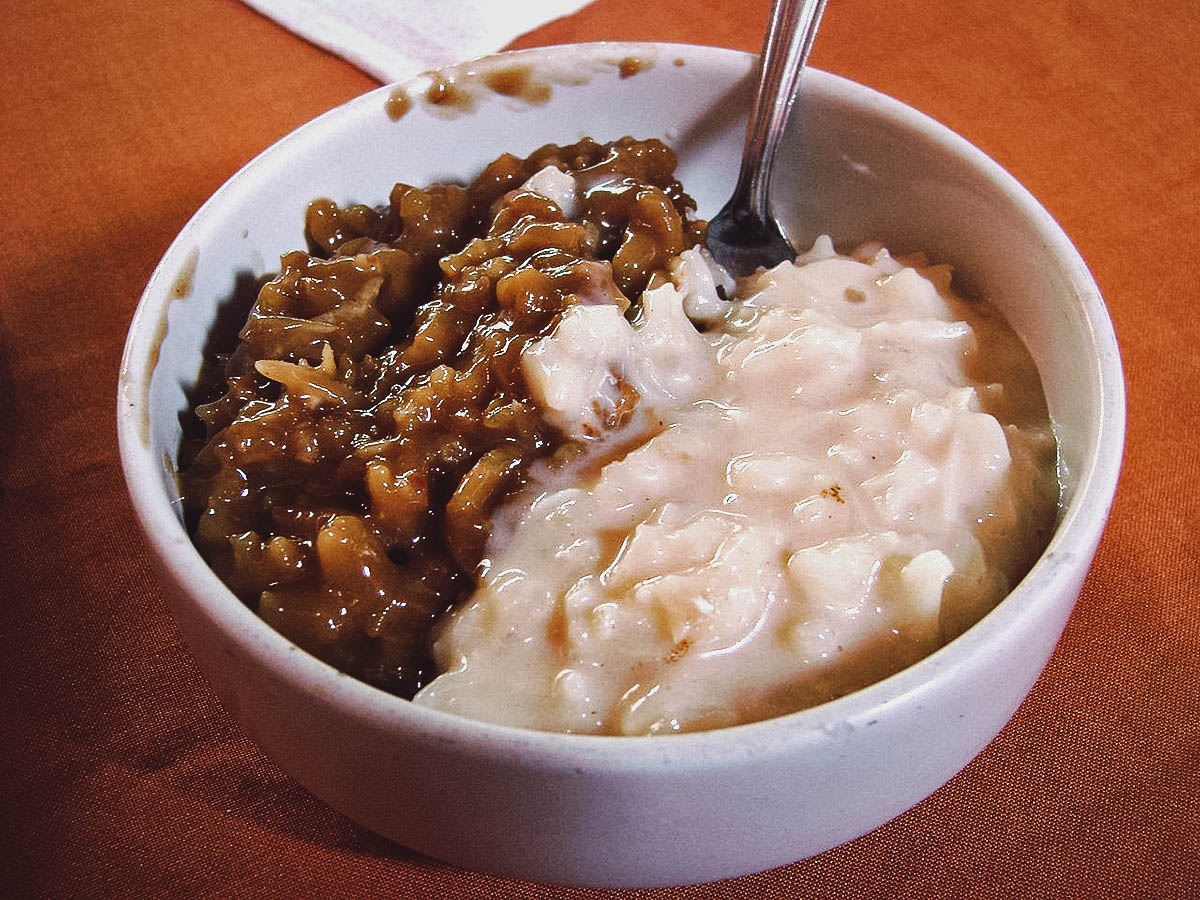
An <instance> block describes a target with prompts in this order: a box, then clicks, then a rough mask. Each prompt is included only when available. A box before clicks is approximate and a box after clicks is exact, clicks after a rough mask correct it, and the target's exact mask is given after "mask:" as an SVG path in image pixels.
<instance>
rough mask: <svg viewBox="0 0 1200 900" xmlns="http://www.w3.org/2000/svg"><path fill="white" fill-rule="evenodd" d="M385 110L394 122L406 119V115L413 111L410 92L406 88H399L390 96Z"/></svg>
mask: <svg viewBox="0 0 1200 900" xmlns="http://www.w3.org/2000/svg"><path fill="white" fill-rule="evenodd" d="M383 108H384V111H385V112H386V113H387V116H388V118H389V119H391V120H392V121H393V122H396V121H399V120H400V119H402V118H404V115H405V113H407V112H408V111H409V110H410V109H412V98H411V97H409V96H408V92H407V91H405V90H404V88H402V87H398V88H396V89H395V90H393V91H392V92H391V93H390V94H388V98H387V100H386V101H385V102H384V104H383Z"/></svg>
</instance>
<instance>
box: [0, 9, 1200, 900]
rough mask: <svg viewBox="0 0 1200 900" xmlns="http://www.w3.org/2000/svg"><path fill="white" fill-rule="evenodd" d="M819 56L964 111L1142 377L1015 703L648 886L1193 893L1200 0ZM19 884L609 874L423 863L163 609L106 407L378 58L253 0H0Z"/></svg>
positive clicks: (729, 33) (1, 780)
mask: <svg viewBox="0 0 1200 900" xmlns="http://www.w3.org/2000/svg"><path fill="white" fill-rule="evenodd" d="M766 8H767V3H766V0H752V2H751V0H748V2H740V3H732V2H727V3H722V2H719V0H596V2H595V3H594V4H593V5H591V6H590V7H588V8H586V9H584V10H583V11H582V12H581V13H579V14H577V15H574V16H572V17H570V18H567V19H564V20H561V21H559V22H555V23H552V24H551V25H548V26H546V27H544V28H542V29H540V30H538V31H536V32H534V33H533V34H530V35H528V36H526V37H524V38H522V39H521V40H520V41H519V42H518V43H519V45H521V46H532V45H536V44H542V43H553V42H562V41H576V40H597V39H662V40H674V41H688V42H694V43H711V44H721V45H725V46H731V47H738V48H742V49H751V50H754V49H757V47H758V44H759V40H760V34H761V29H762V27H763V24H764V22H765V19H766ZM813 62H814V63H815V64H816V65H818V66H821V67H823V68H826V69H829V70H832V71H834V72H837V73H840V74H842V75H846V76H849V77H850V78H853V79H855V80H857V81H860V82H863V83H865V84H868V85H870V86H872V87H875V88H878V89H880V90H882V91H884V92H886V93H888V94H891V95H893V96H895V97H898V98H900V99H902V100H904V101H906V102H908V103H910V104H912V105H914V106H916V107H917V108H919V109H922V110H924V111H926V112H928V113H930V114H931V115H933V116H934V117H935V118H938V119H940V120H941V121H942V122H945V123H946V124H947V125H949V126H950V127H952V128H954V129H955V130H957V131H959V132H960V133H962V134H963V135H965V136H967V137H968V138H970V139H971V140H973V141H975V142H976V143H977V144H979V145H980V146H981V147H982V148H983V149H984V150H985V151H987V152H988V153H990V154H991V155H992V156H993V157H995V158H996V159H997V160H998V161H999V162H1000V163H1001V164H1002V165H1004V166H1006V167H1007V168H1008V169H1009V170H1010V171H1012V172H1013V173H1014V174H1015V175H1016V176H1017V178H1018V179H1020V180H1021V181H1022V182H1024V183H1025V184H1026V185H1027V186H1028V187H1029V188H1030V189H1031V190H1032V191H1033V193H1034V194H1036V195H1037V196H1038V197H1039V198H1040V199H1041V200H1042V201H1043V202H1044V203H1045V205H1046V206H1047V207H1048V208H1049V210H1050V211H1051V213H1052V214H1054V215H1055V217H1056V218H1057V219H1058V220H1059V222H1061V223H1062V225H1063V226H1064V228H1065V229H1066V230H1067V232H1068V233H1069V234H1070V235H1071V236H1072V237H1073V238H1074V240H1075V241H1076V243H1077V245H1078V246H1079V249H1080V250H1081V252H1082V253H1083V256H1084V257H1085V258H1086V259H1087V260H1088V262H1089V263H1090V265H1091V266H1092V268H1093V271H1094V272H1095V274H1096V277H1097V279H1098V280H1099V283H1100V286H1101V289H1102V290H1103V292H1104V295H1105V297H1106V298H1107V300H1108V303H1109V306H1110V308H1111V310H1112V314H1113V317H1114V319H1115V322H1116V327H1117V333H1118V337H1119V339H1120V341H1121V346H1122V350H1123V353H1124V359H1125V365H1126V371H1127V372H1128V377H1129V403H1130V420H1129V433H1128V445H1127V452H1126V463H1125V467H1124V472H1123V476H1122V482H1121V488H1120V492H1119V494H1118V496H1117V500H1116V505H1115V507H1114V509H1113V515H1112V519H1111V522H1110V524H1109V527H1108V531H1107V533H1106V535H1105V538H1104V541H1103V543H1102V544H1101V546H1100V551H1099V555H1098V557H1097V559H1096V563H1095V566H1094V568H1093V570H1092V573H1091V575H1090V577H1089V579H1088V581H1087V583H1086V585H1085V586H1084V589H1083V594H1082V596H1081V597H1080V600H1079V604H1078V608H1077V610H1076V612H1075V614H1074V617H1073V618H1072V619H1071V622H1070V624H1069V625H1068V626H1067V630H1066V634H1065V636H1064V638H1063V641H1062V643H1061V645H1060V647H1059V649H1058V651H1057V653H1056V654H1055V656H1054V658H1053V660H1052V661H1051V663H1050V665H1049V667H1048V668H1047V670H1046V672H1045V674H1044V676H1043V677H1042V679H1041V681H1040V682H1039V683H1038V685H1037V687H1036V688H1035V689H1034V691H1033V693H1032V695H1031V696H1030V698H1029V700H1028V701H1027V702H1026V703H1025V705H1024V706H1023V707H1022V709H1021V710H1020V712H1019V713H1018V714H1017V716H1016V718H1015V719H1014V720H1013V721H1012V723H1011V724H1010V725H1009V726H1008V727H1007V728H1006V729H1005V730H1004V732H1003V733H1002V734H1001V735H1000V736H999V737H998V738H997V739H996V740H995V742H993V744H992V745H991V746H990V747H988V749H987V750H985V751H984V752H983V754H982V755H980V756H979V758H978V759H976V760H975V761H974V762H973V763H972V764H971V765H970V766H968V767H967V769H966V770H965V771H964V772H963V773H962V774H961V775H959V776H958V777H957V778H955V779H954V780H953V781H951V782H950V784H948V785H947V786H946V787H945V788H943V789H942V790H940V791H939V792H937V793H936V794H934V795H933V796H932V797H931V798H929V799H928V800H926V801H925V802H924V803H922V804H920V805H919V806H918V807H916V808H915V809H913V810H912V811H910V812H908V813H906V814H905V815H902V816H901V817H899V818H898V819H896V820H895V821H893V822H892V823H890V824H889V825H887V826H885V827H883V828H881V829H879V830H878V831H876V832H875V833H873V834H870V835H868V836H866V837H864V838H861V839H859V840H857V841H854V842H853V843H851V844H849V845H847V846H844V847H841V848H839V849H836V850H833V851H830V852H828V853H826V854H824V855H823V856H820V857H818V858H816V859H812V860H809V861H807V862H801V863H797V864H795V865H792V866H788V867H785V868H782V869H778V870H775V871H772V872H768V873H763V874H760V875H755V876H751V877H747V878H744V879H740V880H737V881H733V882H726V883H723V884H720V885H714V886H706V887H703V888H693V889H680V890H676V891H666V890H664V891H647V892H632V893H630V894H629V896H638V897H663V898H667V897H694V898H701V897H705V898H707V897H718V898H719V897H733V896H754V897H768V896H772V897H773V896H781V897H782V896H786V897H800V896H805V897H808V896H831V897H851V896H863V895H878V896H912V897H937V896H956V897H993V896H994V897H1021V896H1078V897H1098V896H1158V897H1168V896H1172V897H1173V896H1178V897H1184V896H1200V813H1198V811H1197V803H1198V800H1200V724H1198V721H1197V714H1198V712H1200V605H1198V604H1200V599H1198V597H1200V571H1198V570H1200V554H1198V549H1197V548H1198V545H1200V541H1198V539H1197V536H1196V533H1195V529H1196V528H1197V526H1200V502H1198V500H1200V453H1198V451H1197V440H1198V437H1200V435H1198V434H1197V426H1198V425H1200V416H1198V415H1197V412H1198V410H1200V401H1197V384H1198V382H1200V326H1198V324H1197V323H1198V321H1200V317H1198V316H1197V315H1196V313H1195V311H1194V303H1195V298H1196V294H1197V287H1196V284H1197V279H1198V276H1197V274H1196V272H1197V269H1196V266H1197V259H1198V258H1200V247H1198V245H1197V235H1198V234H1200V223H1198V221H1197V209H1198V208H1200V203H1198V200H1200V196H1198V192H1197V184H1198V183H1200V151H1198V150H1197V135H1198V134H1200V112H1198V110H1200V74H1198V73H1200V8H1198V7H1197V6H1196V4H1195V2H1194V0H1193V2H1185V3H1176V4H1171V3H1161V4H1126V3H1122V2H1117V0H1006V2H1004V3H995V2H991V0H943V2H939V3H930V2H925V0H892V2H889V3H872V2H868V0H835V2H833V3H831V4H830V8H829V10H828V12H827V14H826V19H825V24H824V27H823V30H822V33H821V36H820V38H819V39H818V42H817V47H816V51H815V53H814V57H813ZM0 73H2V78H3V83H2V85H0V125H2V127H3V131H2V133H0V143H2V146H3V160H2V162H0V186H2V187H0V210H2V215H0V320H2V328H0V342H2V345H3V352H2V353H0V403H2V404H3V409H4V415H3V417H2V418H0V421H2V422H3V424H4V428H5V431H6V433H7V435H8V437H7V438H6V439H5V440H4V441H3V443H2V444H0V472H2V475H0V497H2V502H3V506H2V516H3V521H2V522H0V565H2V568H0V573H2V576H3V583H4V586H5V589H6V598H5V600H4V604H3V612H2V613H0V623H2V626H0V634H3V646H2V647H0V675H2V681H0V684H3V693H2V695H3V702H4V709H5V712H4V718H3V726H2V727H0V735H2V741H3V756H2V757H0V827H2V829H3V832H2V833H0V894H4V895H12V894H16V895H48V896H51V895H52V896H59V897H74V896H84V895H105V896H108V895H111V896H130V897H140V896H146V895H169V896H190V895H220V896H280V897H292V896H375V895H384V894H390V895H401V896H405V895H407V896H420V897H446V898H458V897H472V896H475V897H499V898H515V897H531V898H546V897H588V896H593V894H592V892H588V891H573V890H566V889H559V888H551V887H545V886H536V885H528V884H520V883H514V882H505V881H501V880H498V879H493V878H489V877H484V876H480V875H477V874H473V873H468V872H462V871H457V870H454V869H451V868H449V867H447V866H444V865H441V864H439V863H436V862H432V861H430V860H427V859H423V858H419V857H417V856H415V855H413V854H411V853H409V852H407V851H405V850H403V849H401V848H399V847H395V846H392V845H390V844H388V843H387V842H385V841H384V840H382V839H380V838H377V837H375V836H373V835H371V834H370V833H368V832H366V831H365V830H363V829H361V828H359V827H357V826H355V825H354V824H352V823H351V822H349V821H347V820H345V819H344V818H341V817H340V816H338V815H337V814H335V813H333V812H331V811H330V810H329V809H327V808H326V807H325V806H324V805H323V804H322V803H320V802H319V801H317V800H315V799H313V798H312V797H310V796H309V795H307V794H306V793H305V792H304V791H303V790H302V789H300V788H299V787H297V786H296V785H295V784H294V783H293V782H292V781H290V780H289V778H288V777H287V776H285V775H284V774H283V773H282V772H280V771H279V770H278V769H277V768H276V767H275V766H274V764H272V763H271V762H270V761H269V760H267V759H266V758H264V756H263V755H262V754H261V753H260V752H259V751H258V750H257V749H256V748H255V747H254V746H253V745H252V744H250V742H249V741H248V740H247V739H246V737H245V736H244V735H243V734H242V733H241V732H240V731H239V729H238V728H237V727H236V726H235V725H233V724H232V722H231V721H230V719H229V718H228V717H227V715H226V714H225V712H224V711H223V710H222V709H221V708H220V706H219V705H218V704H217V702H216V701H215V700H214V698H213V696H212V694H211V693H210V691H209V689H208V687H207V685H206V684H205V683H204V681H203V680H202V679H201V677H200V675H199V673H198V672H197V670H196V668H195V666H194V665H193V663H192V661H191V659H190V657H189V656H188V653H187V651H186V649H185V648H184V647H183V646H182V645H181V644H180V641H179V638H178V636H177V634H176V632H175V630H174V627H173V625H172V623H171V621H170V619H169V617H168V615H167V613H166V610H165V607H164V604H163V600H162V597H161V596H160V593H159V589H158V587H157V585H156V583H155V582H154V581H153V580H152V578H151V571H150V565H149V559H148V553H147V551H146V549H145V547H144V545H143V542H142V539H141V538H140V536H139V534H138V532H137V529H136V526H135V524H134V521H133V518H132V515H131V512H130V508H129V505H128V502H127V500H126V498H125V493H124V487H123V484H122V480H121V473H120V470H119V467H118V462H117V452H116V443H115V434H114V424H113V417H114V395H115V389H116V377H117V367H118V359H119V356H120V351H121V345H122V340H123V337H124V331H125V328H126V325H127V323H128V321H129V318H130V316H131V314H132V312H133V308H134V305H135V303H136V302H137V298H138V296H139V294H140V292H141V290H142V287H143V286H144V284H145V282H146V279H147V277H148V276H149V273H150V271H151V270H152V268H153V266H154V264H155V262H156V260H157V259H158V257H159V256H160V255H161V253H162V252H163V250H164V249H165V248H166V246H167V244H168V243H169V241H170V240H171V238H172V237H173V236H174V235H175V233H176V232H177V231H178V230H179V228H180V227H181V226H182V225H183V223H184V222H185V221H186V220H187V218H188V217H189V216H190V215H191V213H192V212H193V210H195V209H196V207H197V206H198V205H199V204H200V203H201V202H202V201H203V200H204V198H205V197H207V196H208V195H209V194H210V193H211V192H212V191H213V190H214V189H216V188H217V186H218V185H219V184H220V183H221V182H222V181H224V180H225V179H226V178H227V177H228V176H229V175H230V174H231V173H232V172H233V171H234V170H235V169H236V168H237V167H238V166H240V165H241V164H242V163H243V162H245V161H247V160H248V159H250V158H251V157H252V156H253V155H255V154H256V153H258V152H259V151H260V150H262V149H263V148H265V147H266V146H267V145H269V144H270V143H271V142H273V141H274V140H275V139H276V138H278V137H280V136H282V135H283V134H285V133H287V132H288V131H290V130H291V129H292V128H294V127H295V126H297V125H299V124H300V123H302V122H303V121H305V120H307V119H309V118H311V117H312V116H314V115H316V114H317V113H320V112H322V111H324V110H326V109H329V108H330V107H332V106H335V105H337V104H339V103H341V102H342V101H344V100H347V99H349V98H350V97H352V96H354V95H356V94H358V93H361V92H363V91H365V90H367V89H368V88H371V87H373V86H374V85H373V83H372V82H371V81H370V80H369V79H368V78H367V77H366V76H364V75H362V74H361V73H359V72H358V71H356V70H354V69H353V68H351V67H350V66H348V65H346V64H345V63H343V62H341V61H339V60H337V59H335V58H332V57H330V56H328V55H327V54H325V53H323V52H321V51H320V50H317V49H315V48H314V47H312V46H310V45H308V44H306V43H304V42H303V41H301V40H299V39H298V38H296V37H294V36H292V35H291V34H289V33H287V32H285V31H283V30H282V29H281V28H279V27H278V26H276V25H275V24H273V23H271V22H269V21H267V20H265V19H263V18H261V17H260V16H258V15H256V14H255V13H253V12H251V11H250V10H249V9H248V8H246V7H244V6H242V5H241V4H240V3H238V2H235V0H193V2H188V3H172V2H167V0H137V2H135V0H92V2H88V3H79V4H70V3H64V2H58V3H36V4H35V3H20V2H16V3H10V4H6V9H5V11H4V15H3V23H2V24H0Z"/></svg>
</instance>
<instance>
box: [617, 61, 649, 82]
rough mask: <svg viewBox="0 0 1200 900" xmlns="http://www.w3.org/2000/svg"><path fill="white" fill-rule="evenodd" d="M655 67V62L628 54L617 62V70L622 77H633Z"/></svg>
mask: <svg viewBox="0 0 1200 900" xmlns="http://www.w3.org/2000/svg"><path fill="white" fill-rule="evenodd" d="M653 67H654V63H653V62H650V61H649V60H645V59H639V58H638V57H636V56H626V57H625V58H624V59H622V60H621V61H620V62H619V63H617V72H618V73H619V74H620V76H621V77H622V78H632V77H633V76H634V75H637V74H638V73H640V72H644V71H646V70H647V69H650V68H653Z"/></svg>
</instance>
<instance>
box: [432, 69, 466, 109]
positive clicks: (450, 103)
mask: <svg viewBox="0 0 1200 900" xmlns="http://www.w3.org/2000/svg"><path fill="white" fill-rule="evenodd" d="M425 99H426V100H427V101H428V102H429V103H431V104H433V105H434V106H437V107H441V108H443V109H453V110H456V111H458V112H471V111H472V110H473V109H475V98H474V97H473V96H472V95H471V93H470V92H469V91H466V90H463V88H462V87H460V86H459V85H458V84H457V83H456V82H455V81H454V79H453V78H449V77H447V76H445V75H437V76H436V77H435V78H434V79H433V83H432V84H430V85H429V87H428V88H427V89H426V90H425Z"/></svg>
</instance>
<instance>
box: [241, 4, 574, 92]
mask: <svg viewBox="0 0 1200 900" xmlns="http://www.w3.org/2000/svg"><path fill="white" fill-rule="evenodd" d="M244 2H245V3H246V4H247V5H249V6H252V7H253V8H254V9H256V10H258V11H259V12H260V13H262V14H263V15H265V16H268V17H269V18H272V19H274V20H275V21H276V22H278V23H279V24H280V25H283V26H284V27H285V28H287V29H288V30H289V31H293V32H295V33H296V34H298V35H300V36H301V37H302V38H305V39H306V40H308V41H311V42H312V43H314V44H316V45H317V46H319V47H324V48H325V49H326V50H328V51H330V52H331V53H336V54H337V55H338V56H340V57H342V58H343V59H345V60H347V61H348V62H351V63H353V64H354V65H356V66H358V67H359V68H360V69H362V70H363V71H364V72H366V73H367V74H369V75H373V76H375V77H376V78H378V79H380V80H381V81H383V82H384V83H385V84H386V83H390V82H393V81H403V80H405V79H408V78H411V77H413V76H414V75H417V74H419V73H421V72H424V71H425V70H427V69H436V68H439V67H440V66H445V65H449V64H450V63H455V62H461V61H462V60H465V59H471V58H472V57H476V56H482V55H484V54H486V53H494V52H495V51H497V50H499V49H500V48H501V47H503V46H505V45H506V44H507V43H508V42H509V41H511V40H512V39H513V38H515V37H518V36H519V35H522V34H524V33H525V32H527V31H531V30H533V29H534V28H537V27H538V26H539V25H543V24H545V23H546V22H549V21H551V20H553V19H557V18H560V17H562V16H567V15H570V14H571V13H573V12H576V11H577V10H579V9H582V8H583V7H584V6H587V4H588V3H589V2H590V0H513V2H502V0H244Z"/></svg>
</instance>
